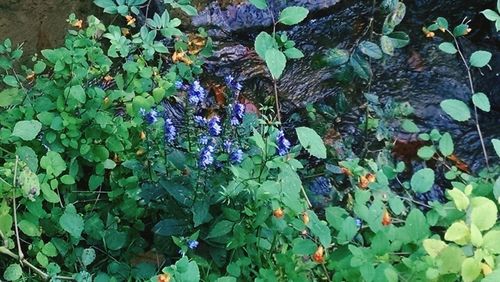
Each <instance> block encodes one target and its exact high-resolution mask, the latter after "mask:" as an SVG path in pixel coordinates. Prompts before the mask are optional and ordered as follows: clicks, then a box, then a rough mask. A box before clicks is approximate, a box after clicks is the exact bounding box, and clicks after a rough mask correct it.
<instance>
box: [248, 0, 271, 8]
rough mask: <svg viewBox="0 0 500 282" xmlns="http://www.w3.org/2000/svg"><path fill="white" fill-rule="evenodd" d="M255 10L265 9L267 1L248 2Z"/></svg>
mask: <svg viewBox="0 0 500 282" xmlns="http://www.w3.org/2000/svg"><path fill="white" fill-rule="evenodd" d="M250 3H252V4H253V5H254V6H255V7H257V9H260V10H264V9H266V8H267V0H250Z"/></svg>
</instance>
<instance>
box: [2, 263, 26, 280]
mask: <svg viewBox="0 0 500 282" xmlns="http://www.w3.org/2000/svg"><path fill="white" fill-rule="evenodd" d="M22 275H23V269H22V268H21V266H20V265H19V264H17V263H13V264H11V265H9V266H8V267H7V268H6V269H5V271H4V273H3V279H5V280H7V281H17V280H18V279H19V278H21V276H22Z"/></svg>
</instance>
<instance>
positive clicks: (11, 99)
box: [0, 88, 23, 107]
mask: <svg viewBox="0 0 500 282" xmlns="http://www.w3.org/2000/svg"><path fill="white" fill-rule="evenodd" d="M22 101H23V94H22V92H20V91H19V89H18V88H7V89H5V90H2V91H0V107H8V106H11V105H17V104H20V103H21V102H22Z"/></svg>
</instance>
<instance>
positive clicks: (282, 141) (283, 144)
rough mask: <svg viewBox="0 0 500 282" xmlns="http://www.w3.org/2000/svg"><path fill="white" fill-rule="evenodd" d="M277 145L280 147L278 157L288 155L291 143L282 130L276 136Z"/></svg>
mask: <svg viewBox="0 0 500 282" xmlns="http://www.w3.org/2000/svg"><path fill="white" fill-rule="evenodd" d="M276 145H277V146H278V148H277V149H278V155H280V156H284V155H286V154H288V150H289V149H290V146H291V144H290V141H288V139H286V138H285V133H283V130H280V131H279V132H278V135H277V136H276Z"/></svg>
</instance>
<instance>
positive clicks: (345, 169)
mask: <svg viewBox="0 0 500 282" xmlns="http://www.w3.org/2000/svg"><path fill="white" fill-rule="evenodd" d="M340 170H341V171H342V173H343V174H345V175H347V176H352V172H351V171H350V170H349V169H348V168H345V167H341V168H340Z"/></svg>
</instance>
